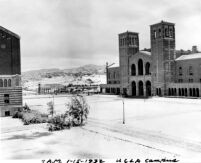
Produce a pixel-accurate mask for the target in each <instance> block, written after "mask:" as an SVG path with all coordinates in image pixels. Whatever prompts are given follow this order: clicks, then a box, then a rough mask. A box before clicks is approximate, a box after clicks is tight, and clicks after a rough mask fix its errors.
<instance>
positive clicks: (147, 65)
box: [145, 62, 151, 75]
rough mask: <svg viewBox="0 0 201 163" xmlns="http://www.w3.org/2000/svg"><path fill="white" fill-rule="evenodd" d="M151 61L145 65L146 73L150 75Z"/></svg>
mask: <svg viewBox="0 0 201 163" xmlns="http://www.w3.org/2000/svg"><path fill="white" fill-rule="evenodd" d="M150 74H151V73H150V63H149V62H147V63H146V65H145V75H150Z"/></svg>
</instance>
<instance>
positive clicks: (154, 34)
mask: <svg viewBox="0 0 201 163" xmlns="http://www.w3.org/2000/svg"><path fill="white" fill-rule="evenodd" d="M153 39H156V31H155V30H154V33H153Z"/></svg>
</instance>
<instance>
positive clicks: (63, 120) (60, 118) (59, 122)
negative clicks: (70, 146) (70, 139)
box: [48, 115, 71, 131]
mask: <svg viewBox="0 0 201 163" xmlns="http://www.w3.org/2000/svg"><path fill="white" fill-rule="evenodd" d="M48 123H49V124H48V130H49V131H57V130H63V129H69V128H70V127H71V122H70V120H69V117H66V116H65V115H57V116H55V117H52V118H51V119H50V120H49V121H48Z"/></svg>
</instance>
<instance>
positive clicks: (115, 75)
mask: <svg viewBox="0 0 201 163" xmlns="http://www.w3.org/2000/svg"><path fill="white" fill-rule="evenodd" d="M107 84H120V72H119V67H112V68H108V83H107Z"/></svg>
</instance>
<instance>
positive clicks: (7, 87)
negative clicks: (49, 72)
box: [0, 26, 22, 116]
mask: <svg viewBox="0 0 201 163" xmlns="http://www.w3.org/2000/svg"><path fill="white" fill-rule="evenodd" d="M21 107H22V86H21V59H20V37H19V36H18V35H17V34H15V33H13V32H11V31H9V30H7V29H5V28H3V27H1V26H0V110H1V112H0V116H10V115H12V114H13V113H14V111H16V110H18V109H19V108H21Z"/></svg>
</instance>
